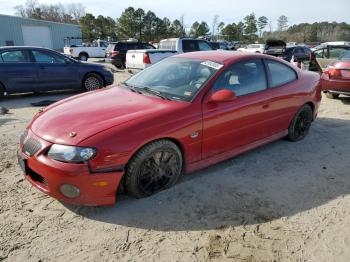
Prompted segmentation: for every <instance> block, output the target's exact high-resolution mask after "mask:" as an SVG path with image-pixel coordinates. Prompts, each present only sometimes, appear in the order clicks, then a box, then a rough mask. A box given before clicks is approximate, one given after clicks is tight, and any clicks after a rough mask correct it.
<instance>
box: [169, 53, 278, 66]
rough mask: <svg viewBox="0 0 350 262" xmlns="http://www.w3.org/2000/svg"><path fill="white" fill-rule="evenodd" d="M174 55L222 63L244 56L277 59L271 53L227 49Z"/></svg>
mask: <svg viewBox="0 0 350 262" xmlns="http://www.w3.org/2000/svg"><path fill="white" fill-rule="evenodd" d="M173 57H178V58H190V59H201V60H210V61H215V62H218V63H221V64H226V63H232V62H235V61H238V60H241V59H244V58H251V59H261V58H267V59H272V60H276V59H277V58H274V57H272V56H269V55H263V54H255V53H254V54H253V53H248V52H240V51H225V50H214V51H200V52H189V53H183V54H179V55H175V56H173ZM280 60H281V59H278V61H280ZM281 61H282V60H281Z"/></svg>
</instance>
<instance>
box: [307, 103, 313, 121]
mask: <svg viewBox="0 0 350 262" xmlns="http://www.w3.org/2000/svg"><path fill="white" fill-rule="evenodd" d="M305 105H309V106H310V107H311V110H312V120H315V104H314V103H313V102H311V101H309V102H306V103H305Z"/></svg>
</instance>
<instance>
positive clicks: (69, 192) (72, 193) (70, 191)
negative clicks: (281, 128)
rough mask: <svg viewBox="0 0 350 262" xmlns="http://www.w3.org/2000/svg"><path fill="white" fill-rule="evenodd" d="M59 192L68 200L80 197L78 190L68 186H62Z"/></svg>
mask: <svg viewBox="0 0 350 262" xmlns="http://www.w3.org/2000/svg"><path fill="white" fill-rule="evenodd" d="M60 191H61V193H62V194H63V195H64V196H65V197H69V198H76V197H78V196H79V195H80V190H79V188H77V187H75V186H73V185H69V184H63V185H62V186H60Z"/></svg>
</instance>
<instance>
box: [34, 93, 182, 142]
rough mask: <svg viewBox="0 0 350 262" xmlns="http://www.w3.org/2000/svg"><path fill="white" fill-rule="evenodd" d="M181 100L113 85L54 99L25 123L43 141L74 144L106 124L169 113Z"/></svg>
mask: <svg viewBox="0 0 350 262" xmlns="http://www.w3.org/2000/svg"><path fill="white" fill-rule="evenodd" d="M185 104H186V103H183V102H178V101H169V100H163V99H161V98H159V97H154V96H148V95H143V94H138V93H134V92H132V91H130V90H128V89H126V88H123V87H114V88H110V89H104V90H98V91H94V92H89V93H85V94H81V95H78V96H74V97H70V98H67V99H64V100H62V101H60V102H57V103H55V104H53V105H51V106H49V107H47V108H46V109H45V110H44V111H43V112H41V113H38V114H37V115H36V116H35V117H34V119H33V120H32V122H31V123H30V125H29V127H30V129H31V130H32V132H33V133H34V134H36V135H37V136H39V137H41V138H43V139H45V140H46V141H49V142H52V143H57V144H66V145H77V144H79V143H80V142H81V141H83V140H85V139H86V138H88V137H91V136H93V135H95V134H97V133H99V132H102V131H104V130H107V129H109V128H112V127H115V126H118V125H121V124H124V123H126V122H130V121H136V120H137V119H140V118H143V117H145V116H150V115H154V114H155V113H157V112H160V111H161V112H162V113H169V112H170V111H172V110H174V109H176V108H179V107H183V106H184V105H185Z"/></svg>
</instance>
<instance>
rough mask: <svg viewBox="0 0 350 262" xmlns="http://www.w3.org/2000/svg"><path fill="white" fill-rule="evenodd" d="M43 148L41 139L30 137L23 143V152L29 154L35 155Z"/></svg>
mask: <svg viewBox="0 0 350 262" xmlns="http://www.w3.org/2000/svg"><path fill="white" fill-rule="evenodd" d="M40 149H41V143H40V141H38V140H36V139H34V138H32V137H30V138H28V139H27V141H26V142H25V144H24V145H23V149H22V151H23V153H24V154H26V155H27V156H34V155H35V154H36V153H37V152H38V151H39V150H40Z"/></svg>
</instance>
